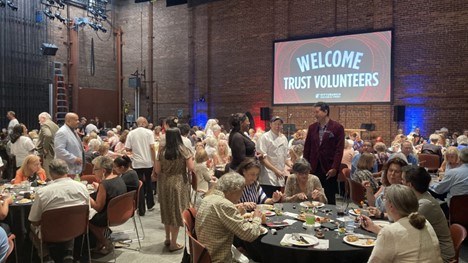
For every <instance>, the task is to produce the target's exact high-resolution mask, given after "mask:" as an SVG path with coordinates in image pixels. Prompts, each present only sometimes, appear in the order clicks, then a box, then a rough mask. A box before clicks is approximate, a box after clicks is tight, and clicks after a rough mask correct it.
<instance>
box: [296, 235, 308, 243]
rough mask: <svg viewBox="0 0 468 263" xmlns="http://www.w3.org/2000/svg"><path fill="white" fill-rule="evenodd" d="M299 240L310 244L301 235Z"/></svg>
mask: <svg viewBox="0 0 468 263" xmlns="http://www.w3.org/2000/svg"><path fill="white" fill-rule="evenodd" d="M299 240H301V241H302V242H304V243H305V244H310V243H309V242H308V241H307V240H305V238H304V237H303V236H301V235H299Z"/></svg>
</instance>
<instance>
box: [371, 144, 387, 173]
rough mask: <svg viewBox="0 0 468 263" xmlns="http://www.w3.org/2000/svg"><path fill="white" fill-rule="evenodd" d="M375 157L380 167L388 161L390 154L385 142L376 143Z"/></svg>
mask: <svg viewBox="0 0 468 263" xmlns="http://www.w3.org/2000/svg"><path fill="white" fill-rule="evenodd" d="M374 151H375V154H374V155H375V159H376V160H377V164H378V165H379V167H382V165H384V164H385V163H386V162H387V161H388V158H389V157H390V155H389V154H388V153H387V146H386V145H385V143H383V142H377V143H375V145H374Z"/></svg>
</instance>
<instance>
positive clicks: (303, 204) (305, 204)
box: [299, 201, 325, 208]
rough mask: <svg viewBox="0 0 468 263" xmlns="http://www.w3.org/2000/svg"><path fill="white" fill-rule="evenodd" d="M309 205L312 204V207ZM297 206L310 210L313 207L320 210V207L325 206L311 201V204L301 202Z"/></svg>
mask: <svg viewBox="0 0 468 263" xmlns="http://www.w3.org/2000/svg"><path fill="white" fill-rule="evenodd" d="M310 203H312V204H313V206H310ZM299 205H300V206H302V207H306V208H312V207H314V206H315V207H317V208H320V207H324V206H325V204H324V203H322V202H317V201H312V202H310V201H304V202H301V203H300V204H299Z"/></svg>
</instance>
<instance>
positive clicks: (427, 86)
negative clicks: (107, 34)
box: [118, 0, 468, 142]
mask: <svg viewBox="0 0 468 263" xmlns="http://www.w3.org/2000/svg"><path fill="white" fill-rule="evenodd" d="M119 5H120V6H119V8H118V15H119V19H118V21H119V23H120V25H121V26H122V28H123V30H124V32H125V33H124V39H125V47H124V72H125V73H124V76H127V75H128V74H129V73H131V72H133V71H135V70H136V68H138V67H141V65H143V67H145V65H146V64H147V57H146V56H145V54H146V49H145V48H146V47H145V46H144V45H145V43H146V39H145V36H147V28H148V25H147V10H146V8H147V6H148V5H149V4H148V3H145V4H134V3H133V1H123V2H120V3H119ZM154 16H155V20H154V33H155V44H154V48H155V54H154V63H155V67H154V75H155V87H156V88H157V90H158V92H157V94H158V95H157V96H158V97H157V101H156V94H155V96H154V98H153V99H154V100H155V103H156V105H157V107H155V110H156V111H157V113H156V115H157V116H159V117H162V116H167V115H169V114H174V112H175V111H176V110H177V109H183V110H184V113H185V112H189V113H188V114H190V116H186V117H193V116H197V115H198V116H200V115H201V116H204V117H205V118H206V117H216V118H218V119H220V120H221V122H223V123H225V122H226V120H227V118H228V117H229V115H230V114H231V113H235V112H245V111H250V112H251V113H252V114H253V115H254V118H255V120H256V121H257V124H258V123H262V122H260V116H259V115H260V110H259V109H260V107H271V97H272V72H273V70H272V64H273V63H272V61H273V59H272V56H273V45H272V43H273V41H274V40H276V39H285V38H289V37H298V36H316V35H323V34H334V33H337V34H341V33H346V32H355V31H372V30H380V29H387V28H392V29H393V30H394V34H393V36H394V49H393V69H394V77H393V91H394V100H393V103H392V104H384V105H382V104H376V105H332V107H331V111H332V116H333V117H334V118H336V119H338V120H339V121H340V122H341V123H343V125H344V126H345V127H347V128H359V127H360V125H361V123H374V124H375V127H376V131H374V132H372V133H371V134H370V135H371V136H377V135H381V136H383V137H384V138H385V141H386V142H389V141H390V138H391V137H393V135H394V134H395V132H396V130H397V128H398V127H401V128H403V129H404V131H405V132H406V133H408V132H410V131H411V129H412V128H413V127H415V126H419V127H420V128H421V130H422V132H423V134H426V135H429V134H430V133H431V132H433V131H434V130H436V129H439V128H441V127H443V126H445V127H447V128H449V129H450V130H462V129H464V128H468V126H467V125H466V123H467V121H468V117H467V116H468V103H467V102H468V89H466V88H465V83H466V82H467V80H468V74H466V72H467V71H468V62H467V60H466V59H465V58H466V57H467V55H468V47H467V44H466V43H467V42H468V41H467V40H468V31H467V30H466V28H467V26H468V19H466V17H467V16H468V2H466V1H449V0H445V1H423V0H416V1H391V0H374V1H370V0H346V1H345V0H337V1H325V0H296V1H285V0H257V1H250V0H230V1H227V0H225V1H216V2H213V3H209V4H206V5H200V6H196V7H192V8H187V6H186V5H181V6H176V7H170V8H166V7H165V3H164V1H157V2H156V3H155V7H154ZM141 39H142V40H143V42H142V43H143V50H144V51H143V56H141V55H140V48H141V43H140V42H141ZM124 95H125V98H126V99H128V100H130V101H131V98H132V91H131V90H129V89H125V94H124ZM200 96H204V97H205V98H206V102H204V103H201V102H198V98H199V97H200ZM193 105H195V106H193ZM394 105H405V106H406V121H405V122H402V123H396V122H394V121H393V106H394ZM310 109H311V108H310V106H281V107H272V114H278V115H282V116H285V117H286V116H289V115H290V114H292V115H291V119H290V120H288V122H291V123H296V125H297V126H298V127H301V126H307V125H309V124H310V123H311V122H313V118H312V116H311V113H310V112H311V111H310ZM366 136H367V135H366Z"/></svg>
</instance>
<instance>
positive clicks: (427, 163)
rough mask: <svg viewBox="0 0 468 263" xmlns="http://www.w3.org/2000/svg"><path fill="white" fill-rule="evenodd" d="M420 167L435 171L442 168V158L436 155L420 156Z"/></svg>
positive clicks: (423, 154)
mask: <svg viewBox="0 0 468 263" xmlns="http://www.w3.org/2000/svg"><path fill="white" fill-rule="evenodd" d="M418 159H419V166H421V167H424V168H427V169H428V170H429V171H434V170H437V169H439V167H440V157H439V156H438V155H435V154H426V153H420V154H418Z"/></svg>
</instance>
